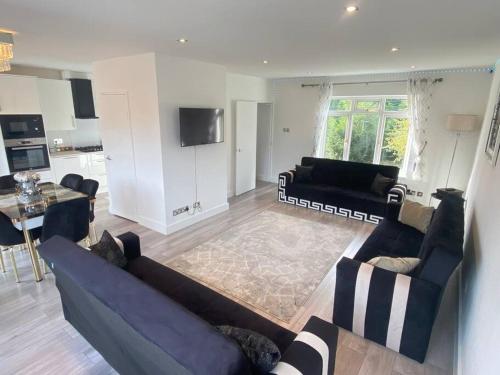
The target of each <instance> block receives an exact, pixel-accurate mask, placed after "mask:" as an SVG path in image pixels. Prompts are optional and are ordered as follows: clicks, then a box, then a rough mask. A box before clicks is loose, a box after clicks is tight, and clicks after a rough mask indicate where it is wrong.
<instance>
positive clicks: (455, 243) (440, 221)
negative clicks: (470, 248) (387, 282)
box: [415, 196, 464, 274]
mask: <svg viewBox="0 0 500 375" xmlns="http://www.w3.org/2000/svg"><path fill="white" fill-rule="evenodd" d="M463 202H464V201H463V199H462V198H460V197H453V196H450V197H447V198H444V199H443V200H442V201H441V203H440V204H439V206H438V208H437V209H436V211H435V213H434V216H433V218H432V221H431V223H430V225H429V228H428V230H427V233H426V235H425V237H424V240H423V242H422V247H421V249H420V251H419V253H418V257H419V258H420V259H422V262H421V264H420V265H419V266H418V267H417V269H416V270H415V272H416V274H420V272H421V271H422V270H423V268H424V267H425V263H426V261H427V259H428V258H429V257H430V256H431V253H432V252H433V251H434V249H435V248H437V247H439V248H441V249H442V251H448V252H449V253H451V256H452V257H453V258H456V257H458V258H460V259H461V258H462V256H463V239H464V206H463Z"/></svg>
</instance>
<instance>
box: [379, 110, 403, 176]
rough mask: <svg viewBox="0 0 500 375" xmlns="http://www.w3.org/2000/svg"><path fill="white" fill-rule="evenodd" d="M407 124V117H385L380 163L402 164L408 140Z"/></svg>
mask: <svg viewBox="0 0 500 375" xmlns="http://www.w3.org/2000/svg"><path fill="white" fill-rule="evenodd" d="M409 125H410V124H409V121H408V119H407V118H394V117H388V118H387V119H386V121H385V130H384V139H383V142H382V155H381V157H380V163H381V164H386V165H395V166H397V167H401V166H402V164H403V161H404V157H405V152H406V144H407V142H408V132H409V128H410V126H409Z"/></svg>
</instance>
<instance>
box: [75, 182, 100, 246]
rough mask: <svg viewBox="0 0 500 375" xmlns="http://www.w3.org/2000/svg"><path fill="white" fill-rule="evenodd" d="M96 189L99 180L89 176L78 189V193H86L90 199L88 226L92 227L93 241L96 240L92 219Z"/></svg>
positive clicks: (93, 216)
mask: <svg viewBox="0 0 500 375" xmlns="http://www.w3.org/2000/svg"><path fill="white" fill-rule="evenodd" d="M98 189H99V182H98V181H96V180H92V179H91V178H86V179H85V180H83V181H82V184H81V185H80V188H79V189H78V191H79V192H80V193H83V194H86V195H87V196H88V197H89V200H90V215H89V222H90V228H91V229H92V234H93V236H94V241H97V233H96V231H95V224H94V219H95V214H94V205H95V202H94V201H95V195H96V194H97V190H98Z"/></svg>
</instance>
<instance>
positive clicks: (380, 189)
mask: <svg viewBox="0 0 500 375" xmlns="http://www.w3.org/2000/svg"><path fill="white" fill-rule="evenodd" d="M395 182H396V181H395V180H394V179H393V178H389V177H385V176H384V175H381V174H380V173H377V175H376V176H375V178H374V179H373V182H372V186H371V188H370V190H371V192H372V193H375V194H377V195H380V196H381V197H385V196H386V195H387V193H388V192H389V190H390V188H391V187H392V186H393V185H394V183H395Z"/></svg>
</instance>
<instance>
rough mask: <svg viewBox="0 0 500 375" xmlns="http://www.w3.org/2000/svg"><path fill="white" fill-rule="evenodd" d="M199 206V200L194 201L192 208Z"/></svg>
mask: <svg viewBox="0 0 500 375" xmlns="http://www.w3.org/2000/svg"><path fill="white" fill-rule="evenodd" d="M200 207H201V203H200V202H194V203H193V208H200Z"/></svg>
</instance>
